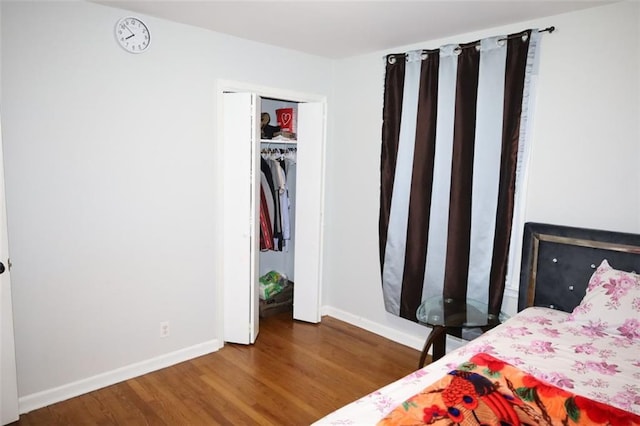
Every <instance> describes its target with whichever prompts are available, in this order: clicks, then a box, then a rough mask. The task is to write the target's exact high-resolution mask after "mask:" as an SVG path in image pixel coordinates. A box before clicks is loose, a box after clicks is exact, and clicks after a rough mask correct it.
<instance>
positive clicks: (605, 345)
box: [314, 307, 640, 425]
mask: <svg viewBox="0 0 640 426" xmlns="http://www.w3.org/2000/svg"><path fill="white" fill-rule="evenodd" d="M567 317H568V314H567V313H564V312H560V311H556V310H552V309H547V308H539V307H536V308H528V309H525V310H523V311H522V312H519V313H518V314H517V315H515V316H514V317H513V318H511V319H510V320H509V321H507V322H506V323H504V324H502V325H500V326H498V327H496V328H494V329H493V330H491V331H489V332H487V333H485V334H483V335H482V336H480V337H478V338H476V339H474V340H473V341H471V342H470V343H468V344H467V345H465V346H463V347H461V348H459V349H456V350H455V351H452V352H450V353H449V354H447V356H445V357H443V358H441V359H440V360H438V361H436V362H434V363H432V364H430V365H427V366H426V367H424V368H422V369H420V370H417V371H415V372H413V373H411V374H409V375H408V376H406V377H404V378H402V379H400V380H398V381H396V382H393V383H391V384H389V385H387V386H385V387H383V388H381V389H378V390H377V391H374V392H372V393H371V394H369V395H367V396H365V397H363V398H360V399H359V400H357V401H354V402H352V403H351V404H348V405H346V406H345V407H342V408H341V409H339V410H337V411H334V412H333V413H331V414H329V415H327V416H326V417H324V418H322V419H320V420H318V421H317V422H316V423H314V425H331V424H333V425H345V424H352V425H375V424H377V422H378V421H380V420H381V419H382V418H383V417H385V416H386V415H387V414H389V412H391V411H392V410H393V409H394V408H395V407H397V406H398V405H400V404H402V403H403V402H404V401H406V400H407V399H409V398H410V397H411V396H413V395H415V394H417V393H418V392H420V391H421V390H422V389H424V388H425V387H427V386H428V385H430V384H432V383H433V382H435V381H437V380H439V379H440V378H442V377H443V376H444V375H445V374H447V373H448V372H449V371H451V370H454V369H456V367H457V366H459V365H460V364H462V363H464V362H465V361H466V360H468V359H469V358H471V357H472V356H474V355H476V354H479V353H486V354H489V355H491V356H493V357H495V358H498V359H501V360H503V361H504V362H506V363H509V364H511V365H513V366H514V367H517V368H519V369H521V370H523V371H524V372H526V373H528V374H530V375H532V376H534V377H537V378H539V379H541V380H544V381H545V382H548V383H550V384H552V385H554V386H557V387H558V388H560V389H564V390H566V391H569V392H571V393H573V394H576V395H580V396H582V397H585V398H589V399H592V400H594V401H598V402H601V403H603V404H606V405H611V406H613V407H616V408H619V409H621V410H624V411H628V412H631V413H634V414H636V415H640V341H639V340H638V339H635V340H634V339H628V338H624V337H622V336H620V335H614V334H608V333H606V332H605V331H604V330H602V329H601V328H600V327H599V326H598V325H597V324H595V325H583V324H580V323H576V322H571V321H567Z"/></svg>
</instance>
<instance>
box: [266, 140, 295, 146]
mask: <svg viewBox="0 0 640 426" xmlns="http://www.w3.org/2000/svg"><path fill="white" fill-rule="evenodd" d="M260 143H271V144H291V145H295V144H297V143H298V141H297V140H296V139H260Z"/></svg>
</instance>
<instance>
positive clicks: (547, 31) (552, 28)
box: [498, 25, 556, 41]
mask: <svg viewBox="0 0 640 426" xmlns="http://www.w3.org/2000/svg"><path fill="white" fill-rule="evenodd" d="M555 30H556V27H554V26H553V25H552V26H550V27H547V28H545V29H543V30H538V32H539V33H549V34H551V33H552V32H554V31H555ZM525 33H526V31H522V32H520V33H518V34H512V35H510V36H507V37H505V38H501V39H498V40H499V41H505V40H510V39H512V38H516V37H521V36H522V35H524V34H525Z"/></svg>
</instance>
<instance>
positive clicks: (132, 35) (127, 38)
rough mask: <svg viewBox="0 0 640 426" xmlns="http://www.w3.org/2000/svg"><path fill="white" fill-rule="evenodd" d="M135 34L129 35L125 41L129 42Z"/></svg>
mask: <svg viewBox="0 0 640 426" xmlns="http://www.w3.org/2000/svg"><path fill="white" fill-rule="evenodd" d="M134 35H135V34H131V35H130V36H129V37H125V40H129V39H130V38H131V37H133V36H134Z"/></svg>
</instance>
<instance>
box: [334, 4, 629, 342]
mask: <svg viewBox="0 0 640 426" xmlns="http://www.w3.org/2000/svg"><path fill="white" fill-rule="evenodd" d="M639 21H640V4H639V3H637V2H627V3H617V4H613V5H610V6H605V7H599V8H594V9H589V10H584V11H580V12H575V13H569V14H564V15H559V16H553V17H549V18H545V19H540V20H536V21H532V22H526V23H519V24H514V25H509V26H506V27H501V28H494V29H490V30H487V31H482V32H476V33H470V34H462V35H458V36H455V37H451V38H447V39H442V40H433V41H428V42H424V43H420V44H415V45H411V46H403V47H398V48H396V49H391V50H389V51H384V52H377V53H374V54H371V55H364V56H360V57H354V58H350V59H346V60H343V61H340V62H339V63H338V64H337V66H336V86H335V94H336V97H335V102H334V106H335V109H336V110H335V117H336V120H335V128H334V129H335V134H336V135H338V136H339V137H335V138H333V139H332V140H331V141H329V146H328V148H327V149H328V158H327V164H330V165H331V173H329V174H328V176H327V188H328V189H327V202H326V206H327V211H326V230H327V232H326V246H327V249H326V257H325V293H324V304H325V305H326V306H327V309H326V312H328V313H331V314H332V315H335V316H338V317H340V318H344V319H347V320H350V321H352V322H354V323H356V324H360V325H362V326H364V327H365V328H369V329H371V330H375V331H378V332H380V333H382V334H385V335H387V336H389V337H392V338H394V339H396V340H399V341H403V342H405V343H406V344H408V345H411V346H414V347H416V348H420V347H421V345H422V344H423V342H424V336H425V335H426V330H425V329H424V328H423V327H420V326H418V325H416V324H413V323H411V322H409V321H405V320H402V319H400V318H397V317H394V316H392V315H390V314H388V313H386V312H385V310H384V307H383V301H382V300H383V299H382V291H381V284H380V271H379V266H378V265H379V261H378V212H379V168H380V141H381V124H382V102H383V85H384V81H383V76H384V61H383V59H382V57H383V56H384V55H385V54H388V53H400V52H404V51H407V50H411V49H418V48H436V47H438V46H440V45H442V44H445V43H457V42H467V41H472V40H476V39H479V38H482V37H487V36H493V35H496V34H508V33H512V32H517V31H520V30H522V29H525V28H545V27H547V26H550V25H555V27H556V28H557V31H556V32H554V33H553V34H544V35H543V42H542V48H541V57H540V77H539V81H538V93H537V94H538V102H537V109H536V111H535V119H534V127H533V133H532V136H533V139H532V156H531V167H530V177H529V194H528V196H527V209H526V220H528V221H541V222H547V223H557V224H565V225H574V226H584V227H593V228H603V229H610V230H620V231H627V232H640V168H639V167H638V160H639V159H640V131H639V127H638V121H639V120H638V117H640V107H639V100H640V66H639V60H640V37H639V27H640V26H639ZM387 30H389V31H392V30H393V29H392V28H389V29H387ZM353 211H357V214H352V213H351V212H353ZM346 253H357V256H345V254H346ZM506 302H507V306H508V309H511V310H513V309H515V305H514V304H513V302H514V301H513V299H511V300H507V301H506Z"/></svg>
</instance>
